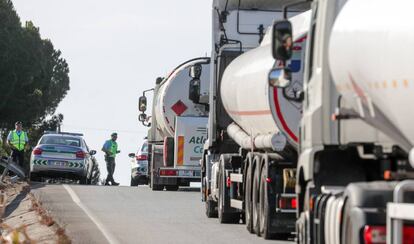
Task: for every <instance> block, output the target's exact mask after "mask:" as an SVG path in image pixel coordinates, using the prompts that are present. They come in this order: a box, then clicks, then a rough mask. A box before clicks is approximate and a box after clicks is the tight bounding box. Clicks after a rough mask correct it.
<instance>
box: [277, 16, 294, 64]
mask: <svg viewBox="0 0 414 244" xmlns="http://www.w3.org/2000/svg"><path fill="white" fill-rule="evenodd" d="M292 48H293V39H292V24H291V23H290V21H288V20H281V21H276V22H275V23H274V24H273V31H272V55H273V58H274V59H276V60H281V61H286V60H289V59H290V58H291V57H292Z"/></svg>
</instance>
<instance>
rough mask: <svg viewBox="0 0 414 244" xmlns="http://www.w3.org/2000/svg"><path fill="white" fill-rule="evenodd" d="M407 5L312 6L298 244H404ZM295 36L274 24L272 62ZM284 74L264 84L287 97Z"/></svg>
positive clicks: (408, 232) (411, 236)
mask: <svg viewBox="0 0 414 244" xmlns="http://www.w3.org/2000/svg"><path fill="white" fill-rule="evenodd" d="M413 7H414V4H413V3H412V2H411V1H404V0H397V1H390V0H363V1H361V0H348V1H346V0H332V1H331V0H329V1H327V0H315V1H313V3H312V10H311V11H312V19H311V21H310V22H311V25H310V32H309V34H308V43H307V50H306V53H307V56H306V62H305V63H306V64H305V72H304V79H303V83H304V89H303V96H301V97H303V99H304V100H303V113H302V114H303V116H302V120H301V123H300V133H299V134H300V137H299V145H300V146H299V158H298V165H297V169H296V187H295V192H296V198H297V217H298V220H297V223H296V232H297V242H298V243H306V244H307V243H333V244H336V243H338V244H339V243H351V244H353V243H386V242H387V243H389V244H391V243H394V244H397V243H414V225H413V223H414V222H413V221H414V204H413V203H414V182H413V181H412V180H411V181H410V179H413V178H414V174H413V167H414V164H413V160H412V159H413V155H414V153H413V149H412V148H413V146H414V127H413V124H414V115H413V114H411V111H410V109H411V106H410V105H411V102H413V94H414V83H413V82H414V81H413V76H414V74H413V72H414V71H413V69H412V67H411V62H410V61H409V60H411V59H412V57H413V56H414V49H413V47H412V46H413V44H414V38H413V31H414V22H413V21H411V18H410V17H409V16H411V15H412V9H413ZM287 9H289V8H287ZM385 16H387V17H386V18H385ZM295 28H296V27H295V26H294V23H292V22H291V21H288V20H283V21H279V22H277V23H275V24H274V26H273V29H274V32H273V36H272V50H273V56H274V58H275V59H277V60H282V61H286V62H288V60H289V59H290V58H291V52H290V51H289V50H290V49H291V48H290V47H288V46H289V45H286V44H285V43H284V42H283V40H282V39H281V37H282V36H285V35H290V36H291V35H292V34H293V35H294V33H295V32H296V31H297V30H295ZM292 29H293V30H292ZM292 31H293V33H292ZM289 72H290V71H289V70H288V69H286V68H284V67H278V68H276V69H274V70H272V71H271V72H270V73H269V83H271V84H274V85H275V86H276V87H278V88H280V89H284V87H285V89H287V87H288V85H289V84H290V83H291V82H289V81H287V80H286V77H289ZM410 160H411V161H410ZM410 162H411V164H410Z"/></svg>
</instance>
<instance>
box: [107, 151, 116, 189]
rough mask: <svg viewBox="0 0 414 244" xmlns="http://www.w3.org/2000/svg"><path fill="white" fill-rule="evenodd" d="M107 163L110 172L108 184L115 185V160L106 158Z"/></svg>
mask: <svg viewBox="0 0 414 244" xmlns="http://www.w3.org/2000/svg"><path fill="white" fill-rule="evenodd" d="M105 162H106V170H107V171H108V176H107V177H106V183H108V182H111V183H112V184H113V183H114V182H115V180H114V172H115V158H113V157H105Z"/></svg>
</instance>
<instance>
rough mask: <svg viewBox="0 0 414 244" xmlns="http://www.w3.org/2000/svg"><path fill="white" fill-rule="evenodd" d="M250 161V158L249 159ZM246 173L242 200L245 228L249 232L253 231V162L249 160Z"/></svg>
mask: <svg viewBox="0 0 414 244" xmlns="http://www.w3.org/2000/svg"><path fill="white" fill-rule="evenodd" d="M249 161H250V160H249ZM247 167H248V168H247V171H246V172H247V175H246V183H245V186H246V190H245V193H244V201H245V208H244V209H245V221H246V229H247V231H249V232H250V233H254V230H253V218H252V211H253V209H252V187H253V186H252V184H253V183H252V178H253V177H252V172H253V171H252V167H253V164H252V163H251V161H250V162H249V165H248V166H247Z"/></svg>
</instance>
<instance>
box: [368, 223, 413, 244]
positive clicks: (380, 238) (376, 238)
mask: <svg viewBox="0 0 414 244" xmlns="http://www.w3.org/2000/svg"><path fill="white" fill-rule="evenodd" d="M386 242H387V229H386V227H385V226H370V225H366V226H365V228H364V243H365V244H385V243H386ZM412 243H414V226H404V229H403V244H412Z"/></svg>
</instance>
